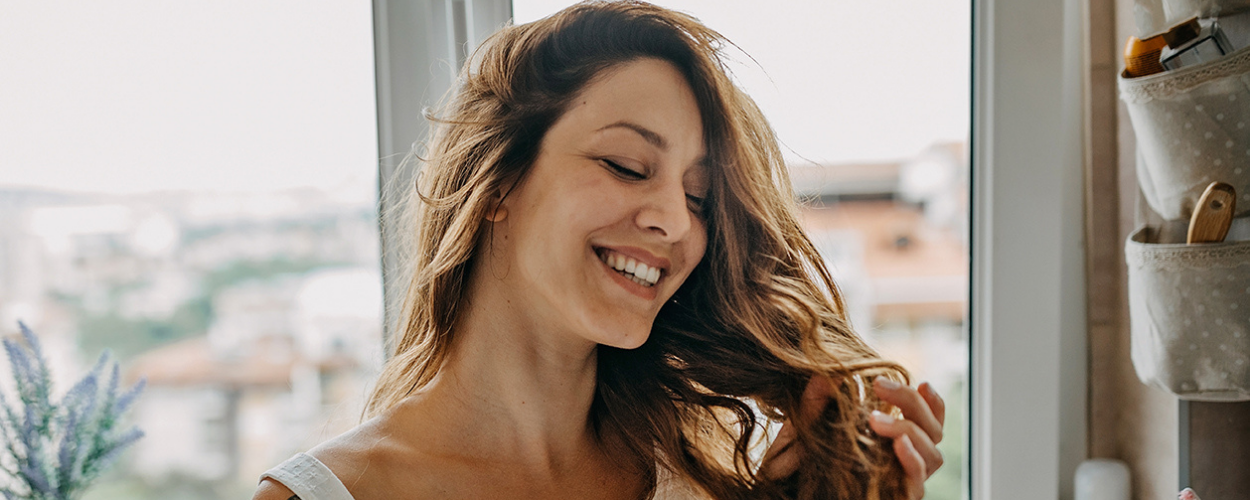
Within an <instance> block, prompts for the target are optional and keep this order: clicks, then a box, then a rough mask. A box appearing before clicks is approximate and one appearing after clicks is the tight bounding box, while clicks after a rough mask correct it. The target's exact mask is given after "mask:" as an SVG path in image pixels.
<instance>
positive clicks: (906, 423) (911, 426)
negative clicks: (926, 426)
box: [868, 411, 943, 480]
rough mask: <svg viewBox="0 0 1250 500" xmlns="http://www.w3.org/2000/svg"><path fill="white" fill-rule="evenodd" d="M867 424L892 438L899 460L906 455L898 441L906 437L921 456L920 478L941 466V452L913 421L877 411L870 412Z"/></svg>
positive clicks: (878, 433)
mask: <svg viewBox="0 0 1250 500" xmlns="http://www.w3.org/2000/svg"><path fill="white" fill-rule="evenodd" d="M868 425H869V426H871V427H872V430H873V431H874V432H876V433H877V435H879V436H883V437H888V438H892V439H894V446H895V453H896V454H898V458H899V460H900V461H902V460H904V459H905V458H906V457H904V456H903V454H902V453H899V451H898V442H899V441H900V440H901V439H902V438H904V437H905V438H907V441H908V443H909V446H910V447H911V449H912V450H913V451H915V452H916V453H917V454H918V455H919V456H920V458H921V465H924V466H925V468H922V469H921V472H922V473H923V474H922V476H921V479H922V480H923V479H928V477H929V476H930V475H932V474H933V473H934V472H936V471H937V470H938V468H939V467H941V466H942V463H943V459H942V452H941V451H938V449H937V445H935V444H933V441H932V440H931V439H929V435H928V434H927V433H925V432H924V430H922V429H921V428H920V426H918V425H916V424H915V423H914V422H911V421H910V420H905V419H897V418H894V417H891V416H889V415H886V414H885V413H881V412H879V411H874V412H872V418H871V419H869V422H868Z"/></svg>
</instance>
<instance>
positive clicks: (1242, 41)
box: [1218, 10, 1250, 51]
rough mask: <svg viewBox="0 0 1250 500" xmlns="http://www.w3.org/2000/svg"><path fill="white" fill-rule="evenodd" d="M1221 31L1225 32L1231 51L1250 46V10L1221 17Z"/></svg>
mask: <svg viewBox="0 0 1250 500" xmlns="http://www.w3.org/2000/svg"><path fill="white" fill-rule="evenodd" d="M1218 21H1219V23H1220V31H1223V32H1224V38H1227V39H1228V41H1229V43H1230V44H1231V47H1229V49H1231V50H1234V51H1235V50H1239V49H1241V48H1242V47H1246V46H1250V10H1247V11H1242V12H1237V13H1235V14H1228V15H1224V16H1220V17H1219V19H1218Z"/></svg>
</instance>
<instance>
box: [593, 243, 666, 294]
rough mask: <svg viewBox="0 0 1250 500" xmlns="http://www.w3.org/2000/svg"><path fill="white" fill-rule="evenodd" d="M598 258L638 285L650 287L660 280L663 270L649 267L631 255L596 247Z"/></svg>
mask: <svg viewBox="0 0 1250 500" xmlns="http://www.w3.org/2000/svg"><path fill="white" fill-rule="evenodd" d="M597 253H598V254H599V260H601V261H603V263H604V264H607V265H608V267H611V268H612V269H615V270H616V272H617V273H618V274H620V275H621V276H624V277H625V278H626V279H628V280H631V281H633V282H634V283H637V284H639V285H642V286H644V287H647V288H650V287H653V286H655V284H656V282H658V281H660V276H661V275H662V274H663V271H661V270H660V268H658V267H650V266H648V265H646V264H643V263H641V262H638V261H637V260H635V259H634V258H632V257H629V256H627V255H624V254H620V253H617V252H614V251H612V250H608V249H606V248H600V249H598V252H597Z"/></svg>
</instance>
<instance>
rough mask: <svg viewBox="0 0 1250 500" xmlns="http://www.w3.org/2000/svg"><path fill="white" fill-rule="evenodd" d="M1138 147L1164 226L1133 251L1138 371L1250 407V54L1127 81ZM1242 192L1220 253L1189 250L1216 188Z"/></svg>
mask: <svg viewBox="0 0 1250 500" xmlns="http://www.w3.org/2000/svg"><path fill="white" fill-rule="evenodd" d="M1119 89H1120V98H1121V99H1122V100H1123V101H1124V103H1125V105H1126V106H1127V108H1128V112H1129V118H1130V119H1131V121H1132V124H1133V130H1134V133H1135V134H1136V137H1137V148H1138V162H1137V165H1138V167H1137V173H1138V181H1139V183H1140V186H1141V190H1142V193H1143V195H1144V198H1145V200H1146V203H1147V204H1148V205H1149V206H1150V208H1151V209H1152V210H1153V211H1154V212H1156V213H1158V214H1159V215H1160V216H1162V218H1163V219H1165V221H1166V222H1164V223H1162V224H1155V225H1142V226H1141V227H1140V228H1139V229H1138V230H1137V231H1135V232H1134V233H1133V234H1132V236H1130V237H1129V239H1128V241H1127V242H1126V243H1125V260H1126V261H1127V263H1128V285H1129V286H1128V291H1129V314H1130V320H1131V329H1132V348H1131V350H1132V357H1133V366H1134V367H1135V368H1136V370H1137V375H1138V377H1139V378H1140V379H1141V380H1142V381H1143V382H1145V383H1148V384H1151V385H1154V386H1156V387H1160V388H1162V389H1165V390H1167V391H1170V392H1172V393H1174V394H1176V395H1177V396H1179V397H1180V398H1182V399H1190V400H1201V401H1245V400H1250V217H1248V216H1247V215H1250V47H1247V48H1243V49H1240V50H1238V51H1235V52H1233V53H1231V54H1228V55H1226V56H1224V57H1221V58H1220V59H1217V60H1214V61H1210V62H1207V63H1203V64H1198V65H1193V66H1186V67H1183V68H1180V69H1177V70H1174V71H1167V72H1163V73H1156V74H1153V75H1149V76H1144V77H1140V78H1126V77H1124V76H1123V75H1122V76H1121V78H1120V79H1119ZM1217 181H1218V182H1223V183H1227V184H1228V185H1230V186H1231V187H1232V188H1233V190H1234V191H1235V197H1236V198H1235V200H1236V204H1235V207H1233V214H1232V215H1233V216H1234V217H1236V218H1235V219H1233V220H1232V225H1231V229H1230V231H1229V232H1228V234H1227V237H1225V238H1223V241H1222V242H1219V243H1198V244H1187V242H1186V236H1187V230H1188V228H1189V226H1190V218H1191V216H1192V215H1193V213H1194V210H1195V207H1196V206H1197V205H1198V203H1199V199H1200V198H1201V197H1202V196H1203V193H1204V191H1205V190H1206V189H1207V188H1208V186H1209V185H1211V184H1212V183H1213V182H1217Z"/></svg>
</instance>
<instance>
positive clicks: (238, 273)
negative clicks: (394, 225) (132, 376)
mask: <svg viewBox="0 0 1250 500" xmlns="http://www.w3.org/2000/svg"><path fill="white" fill-rule="evenodd" d="M342 265H344V264H343V263H340V262H327V261H320V260H314V259H290V258H287V257H276V258H273V259H269V260H261V261H249V260H237V261H233V262H230V263H229V264H226V265H224V266H221V267H218V268H217V269H214V270H212V271H210V272H208V273H206V274H205V275H204V277H203V278H201V280H200V283H201V286H200V290H201V291H200V293H199V294H198V295H196V296H195V297H194V298H192V299H191V300H188V301H186V302H183V303H182V304H180V305H179V306H178V308H177V309H175V310H174V312H173V314H171V315H169V316H168V317H165V318H127V317H125V316H122V315H121V314H118V313H117V312H116V311H113V310H109V311H107V312H104V313H95V312H91V311H89V310H87V309H86V308H84V307H82V306H81V301H79V300H77V298H75V297H68V296H62V297H59V299H60V300H61V302H62V303H64V304H66V305H69V306H70V307H73V308H74V309H76V310H77V316H78V318H79V320H78V329H79V335H80V341H79V343H80V345H81V346H82V349H83V350H84V351H86V352H98V351H100V350H103V349H106V348H107V349H111V350H112V351H113V352H115V353H116V354H117V356H118V358H120V359H122V360H126V359H130V358H132V357H133V356H136V355H138V354H141V353H143V352H144V351H147V350H150V349H152V348H155V347H158V346H160V345H163V344H167V343H170V342H175V341H178V340H182V339H186V338H191V337H195V336H199V335H203V334H204V333H205V332H207V331H208V327H209V325H210V324H211V323H212V320H213V302H212V299H213V297H214V296H216V295H217V294H218V293H220V292H222V291H223V290H226V289H228V288H231V287H234V286H238V285H240V284H242V283H245V282H248V281H260V282H264V281H271V280H277V279H281V278H283V277H286V276H292V275H300V274H305V273H308V272H311V271H314V270H318V269H324V268H329V267H337V266H342ZM135 288H138V287H136V285H135V284H133V283H123V284H118V285H115V286H114V287H113V288H112V290H111V292H110V294H109V295H110V297H111V298H112V299H113V300H114V301H116V300H117V299H118V298H119V297H120V296H121V295H122V293H124V292H125V291H126V290H130V289H135ZM110 309H112V308H110Z"/></svg>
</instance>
